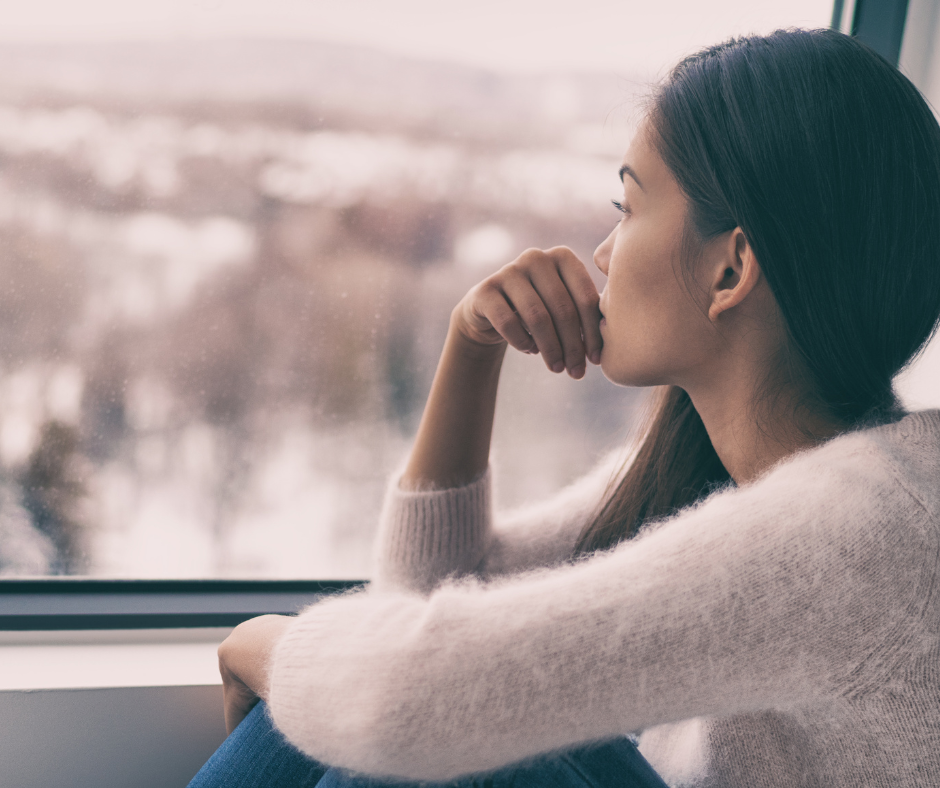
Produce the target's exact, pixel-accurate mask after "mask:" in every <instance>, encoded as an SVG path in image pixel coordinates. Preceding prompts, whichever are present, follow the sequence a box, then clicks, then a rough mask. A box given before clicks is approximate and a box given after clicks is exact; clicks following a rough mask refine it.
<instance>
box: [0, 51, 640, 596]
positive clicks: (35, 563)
mask: <svg viewBox="0 0 940 788" xmlns="http://www.w3.org/2000/svg"><path fill="white" fill-rule="evenodd" d="M639 90H640V88H638V86H637V85H636V84H635V83H634V82H633V81H632V80H631V79H630V78H629V77H628V76H625V75H603V74H598V75H589V74H587V75H586V74H579V75H564V74H560V75H559V74H552V75H545V76H532V75H528V76H509V75H502V74H497V73H493V72H487V71H482V70H475V69H472V68H469V67H464V66H454V65H444V64H440V63H432V62H420V61H411V60H408V59H405V58H400V57H396V56H391V55H383V54H379V53H377V52H373V51H371V50H368V49H360V48H354V47H343V46H338V45H325V44H323V45H320V44H301V43H292V44H285V43H279V42H275V41H241V42H231V41H229V42H224V43H219V42H216V43H215V44H211V45H209V44H199V43H197V42H193V43H173V44H170V43H166V44H147V45H140V46H134V45H129V44H128V45H124V44H110V45H100V46H92V45H69V46H66V45H58V46H52V45H44V46H40V45H32V46H14V45H3V46H0V281H2V286H0V467H2V479H0V572H2V573H3V574H5V575H8V576H10V575H37V574H39V575H41V574H90V575H97V576H112V577H118V576H120V577H295V578H306V577H311V578H313V577H316V578H362V577H367V576H368V572H369V564H370V548H371V542H372V537H373V535H374V532H375V527H376V524H377V519H378V514H379V509H380V505H381V501H382V495H383V491H384V488H385V485H386V484H387V481H388V478H389V475H390V474H391V473H392V472H393V471H394V470H395V469H396V467H398V466H400V464H401V463H402V462H403V460H404V458H405V454H406V452H407V449H408V446H409V445H410V441H411V439H412V437H413V434H414V431H415V429H416V427H417V421H418V418H419V417H420V412H421V408H422V405H423V402H424V398H425V397H426V395H427V391H428V388H429V386H430V380H431V376H432V375H433V371H434V366H435V364H436V360H437V355H438V353H439V351H440V348H441V345H442V343H443V339H444V334H445V331H446V326H447V319H448V316H449V314H450V310H451V309H452V308H453V306H454V305H455V304H456V302H457V301H458V300H459V298H460V297H461V296H462V295H463V294H464V293H465V292H466V290H467V289H468V288H469V287H470V286H472V285H473V284H474V283H475V282H477V281H479V280H480V279H481V278H482V277H484V276H485V275H486V274H487V273H489V272H491V271H494V270H496V269H497V268H498V267H499V266H501V265H502V264H504V263H506V262H509V261H510V260H511V259H512V258H513V257H515V256H516V255H517V254H518V253H519V252H521V251H522V250H523V249H525V248H527V247H530V246H538V247H548V246H554V245H558V244H567V245H569V246H571V247H572V248H573V249H574V250H575V251H576V252H577V253H578V254H579V255H580V256H581V257H582V259H583V260H585V262H587V263H588V264H590V260H591V254H592V251H593V248H594V246H595V245H596V244H597V243H598V242H599V241H600V240H602V239H603V238H604V236H605V235H606V234H607V233H608V232H609V230H610V228H611V227H612V226H613V224H614V222H615V221H616V219H617V214H616V212H615V211H614V209H613V208H612V207H611V206H610V205H609V202H608V200H609V198H611V197H616V196H617V193H618V188H619V183H618V180H617V169H618V167H619V164H620V156H621V155H622V149H623V148H624V147H625V145H626V143H627V141H628V140H629V133H630V129H631V125H632V124H633V123H634V122H635V110H634V105H635V101H636V99H637V97H638V95H639V92H638V91H639ZM593 273H594V274H597V272H596V271H595V272H593ZM596 281H597V282H598V285H599V286H602V278H601V277H600V276H599V275H597V276H596ZM641 401H642V398H641V396H640V394H639V393H638V392H636V391H631V390H626V389H619V388H616V387H614V386H612V385H610V384H609V383H607V382H606V381H605V380H604V379H603V377H602V375H601V374H600V372H599V370H597V369H594V368H591V369H589V372H588V375H587V377H586V378H585V379H584V380H582V381H580V382H576V381H571V380H568V379H567V378H563V377H558V376H553V375H551V374H550V373H547V372H546V371H545V369H544V365H543V364H542V362H541V360H540V359H538V358H531V357H523V356H520V355H519V354H512V353H511V354H510V355H509V356H508V357H507V363H506V367H505V370H504V375H503V380H502V382H501V391H500V401H499V406H498V412H497V424H496V435H495V442H494V457H495V463H496V472H497V480H498V496H499V498H498V500H499V502H500V503H501V504H503V505H506V506H511V505H516V504H519V503H522V502H524V501H525V500H529V499H532V498H534V497H538V496H544V495H546V494H549V493H551V492H552V491H553V490H556V489H558V488H560V487H561V486H563V485H564V484H566V483H567V482H569V481H571V480H572V479H574V478H575V477H576V476H577V475H578V474H580V473H582V472H583V471H585V470H586V469H587V468H588V467H589V466H590V465H591V463H592V462H593V461H594V460H595V459H597V457H598V456H599V455H600V454H601V453H602V452H604V451H607V450H609V449H610V448H612V447H614V446H617V445H618V444H620V443H622V442H623V440H624V438H625V436H626V435H627V432H628V429H629V427H630V425H631V423H632V421H633V420H634V418H635V416H636V413H637V407H638V405H639V404H640V403H641Z"/></svg>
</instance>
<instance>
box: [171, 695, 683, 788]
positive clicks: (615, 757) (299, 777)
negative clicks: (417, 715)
mask: <svg viewBox="0 0 940 788" xmlns="http://www.w3.org/2000/svg"><path fill="white" fill-rule="evenodd" d="M223 786H224V788H308V786H317V788H417V787H418V784H416V783H402V782H390V781H387V780H379V779H372V778H368V777H363V776H361V775H352V774H349V773H347V772H344V771H342V770H341V769H332V768H329V767H327V766H324V765H323V764H319V763H317V762H316V761H312V760H310V759H309V758H307V757H306V756H305V755H303V754H302V753H301V752H299V751H298V750H296V749H295V748H294V747H293V746H291V745H290V744H289V743H288V742H287V740H286V739H284V737H283V736H282V735H281V734H280V733H279V732H278V731H277V730H275V729H274V726H273V725H272V724H271V720H270V717H269V716H268V714H267V712H266V709H265V705H264V703H259V704H258V705H257V706H255V708H254V709H252V711H251V713H250V714H249V715H248V716H247V717H246V718H245V719H244V720H243V721H242V723H241V725H239V726H238V727H237V728H236V729H235V730H234V731H233V732H232V735H231V736H229V737H228V738H227V739H226V740H225V741H224V742H223V743H222V746H221V747H219V749H218V750H217V751H216V752H215V754H214V755H213V756H212V757H211V758H210V759H209V760H208V761H207V762H206V764H205V766H203V767H202V769H200V770H199V773H198V774H197V775H196V776H195V777H194V778H193V780H192V782H191V783H190V784H189V788H223ZM420 788H668V786H667V785H666V783H665V782H663V780H662V778H660V777H659V775H658V774H656V772H655V771H654V770H653V767H652V766H650V765H649V763H647V761H646V759H645V758H644V757H643V756H642V755H640V753H639V751H638V750H637V748H636V745H635V744H634V743H633V742H632V741H631V740H630V739H628V738H626V737H624V738H621V739H615V740H613V741H610V742H606V743H604V744H599V745H592V746H589V747H580V748H578V749H575V750H570V751H568V752H565V753H562V754H555V755H547V756H543V757H541V758H537V759H535V760H532V761H527V762H524V763H518V764H513V765H510V766H505V767H503V768H502V769H499V770H498V771H495V772H490V773H488V774H484V775H478V776H470V777H464V778H461V779H460V780H457V781H455V782H451V783H446V784H431V783H421V784H420Z"/></svg>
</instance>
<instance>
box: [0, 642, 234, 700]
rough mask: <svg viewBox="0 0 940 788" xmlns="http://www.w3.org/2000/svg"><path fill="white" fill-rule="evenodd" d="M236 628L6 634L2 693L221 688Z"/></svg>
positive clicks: (1, 650)
mask: <svg viewBox="0 0 940 788" xmlns="http://www.w3.org/2000/svg"><path fill="white" fill-rule="evenodd" d="M231 631H232V628H231V627H203V628H192V629H141V630H87V631H85V630H83V631H67V632H0V691H4V690H48V689H88V688H104V687H166V686H192V685H206V684H221V683H222V679H221V678H220V677H219V661H218V655H217V653H216V651H217V649H218V647H219V644H220V643H221V642H222V641H223V640H224V639H225V638H226V636H227V635H228V633H229V632H231Z"/></svg>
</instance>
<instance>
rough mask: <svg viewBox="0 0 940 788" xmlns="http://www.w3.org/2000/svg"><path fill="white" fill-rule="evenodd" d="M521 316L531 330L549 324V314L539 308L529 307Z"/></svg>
mask: <svg viewBox="0 0 940 788" xmlns="http://www.w3.org/2000/svg"><path fill="white" fill-rule="evenodd" d="M520 314H521V315H522V319H523V320H525V322H526V325H528V326H529V327H531V328H541V327H542V326H544V325H546V324H547V323H548V322H549V317H548V312H546V311H545V310H544V309H542V308H541V307H538V306H527V307H525V308H524V309H523V311H522V312H520Z"/></svg>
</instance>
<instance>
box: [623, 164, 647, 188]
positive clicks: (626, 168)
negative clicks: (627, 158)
mask: <svg viewBox="0 0 940 788" xmlns="http://www.w3.org/2000/svg"><path fill="white" fill-rule="evenodd" d="M624 175H629V176H630V177H631V178H633V180H635V181H636V185H637V186H639V187H640V188H641V189H642V188H643V184H642V183H640V179H639V178H637V177H636V172H634V170H633V167H631V166H630V165H629V164H624V165H623V166H622V167H621V168H620V182H621V183H623V176H624Z"/></svg>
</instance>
